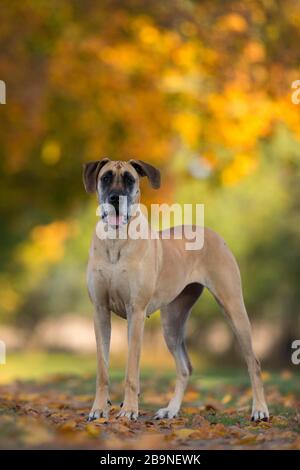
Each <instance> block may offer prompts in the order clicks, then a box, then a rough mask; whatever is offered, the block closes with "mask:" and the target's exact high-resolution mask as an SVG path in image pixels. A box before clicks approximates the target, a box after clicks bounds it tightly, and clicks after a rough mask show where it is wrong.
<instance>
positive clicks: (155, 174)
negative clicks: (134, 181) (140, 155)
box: [129, 160, 160, 189]
mask: <svg viewBox="0 0 300 470" xmlns="http://www.w3.org/2000/svg"><path fill="white" fill-rule="evenodd" d="M129 163H130V164H131V165H132V166H133V168H134V169H135V170H136V172H137V173H138V174H139V175H140V176H147V178H148V179H149V181H150V184H151V186H152V188H154V189H158V188H160V171H159V170H158V169H157V168H155V167H154V166H152V165H149V163H145V162H142V160H129Z"/></svg>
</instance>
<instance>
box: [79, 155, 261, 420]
mask: <svg viewBox="0 0 300 470" xmlns="http://www.w3.org/2000/svg"><path fill="white" fill-rule="evenodd" d="M142 177H147V178H148V180H149V182H150V184H151V186H152V187H153V188H154V189H158V188H159V187H160V172H159V170H158V169H156V168H154V167H153V166H152V165H150V164H148V163H145V162H143V161H140V160H129V161H112V160H110V159H109V158H104V159H102V160H99V161H94V162H90V163H86V164H85V165H84V170H83V181H84V186H85V189H86V191H87V192H88V193H97V196H98V201H99V204H100V209H101V210H100V215H101V217H100V221H99V222H98V223H99V224H100V225H101V227H102V228H103V229H104V231H105V230H107V229H109V228H113V229H114V230H115V231H116V233H117V234H118V233H119V232H120V231H121V229H122V230H123V231H124V229H125V231H127V233H128V231H129V229H130V225H131V224H132V223H134V221H135V218H136V217H137V215H136V213H135V212H133V213H132V211H131V208H132V207H136V206H137V205H138V203H139V201H140V184H139V182H140V178H142ZM121 200H126V204H123V203H122V204H121V203H120V201H121ZM150 232H151V233H153V231H152V229H151V228H149V233H150ZM172 233H173V234H174V230H171V236H170V237H169V238H164V237H162V236H161V232H159V233H158V232H157V234H158V236H157V237H144V238H140V239H132V238H131V237H125V238H123V237H119V236H116V237H115V238H114V239H111V238H109V237H108V238H105V237H99V235H98V234H97V231H95V233H94V236H93V239H92V243H91V247H90V253H89V261H88V269H87V283H88V291H89V295H90V298H91V301H92V303H93V305H94V309H95V315H94V326H95V334H96V341H97V381H96V396H95V401H94V404H93V406H92V409H91V412H90V414H89V418H88V419H89V420H93V419H97V418H100V417H105V418H107V417H108V416H109V409H110V405H111V402H110V399H109V376H108V366H109V347H110V336H111V312H114V313H116V314H117V315H119V316H121V317H122V318H126V319H127V321H128V348H129V349H128V358H127V369H126V379H125V396H124V401H123V406H122V408H121V410H120V412H119V414H118V416H119V417H127V418H129V419H133V420H136V419H137V418H138V395H139V364H140V354H141V348H142V341H143V330H144V323H145V318H146V316H149V315H150V314H151V313H153V312H155V311H157V310H159V309H160V312H161V321H162V327H163V333H164V338H165V341H166V343H167V346H168V348H169V350H170V352H171V354H172V355H173V356H174V359H175V363H176V370H177V378H176V385H175V391H174V394H173V396H172V398H171V400H170V402H169V404H168V405H167V406H166V407H165V408H162V409H160V410H158V411H157V413H156V415H155V416H156V418H158V419H160V418H174V417H175V416H176V415H177V414H178V412H179V410H180V406H181V402H182V398H183V395H184V391H185V388H186V385H187V382H188V378H189V375H190V374H191V371H192V367H191V363H190V360H189V357H188V354H187V350H186V347H185V341H184V330H185V324H186V321H187V318H188V316H189V313H190V311H191V309H192V307H193V305H194V304H195V302H196V301H197V299H198V298H199V296H200V295H201V293H202V291H203V289H204V288H205V287H206V288H207V289H209V291H210V292H211V293H212V295H213V296H214V297H215V298H216V300H217V302H218V303H219V304H220V306H221V307H222V309H223V310H224V312H225V315H226V317H227V318H228V319H229V322H230V323H231V325H232V328H233V330H234V332H235V334H236V336H237V338H238V340H239V343H240V346H241V349H242V352H243V355H244V358H245V360H246V363H247V366H248V370H249V375H250V380H251V385H252V391H253V406H252V415H251V416H252V420H254V421H258V420H268V418H269V412H268V407H267V404H266V401H265V397H264V390H263V384H262V380H261V371H260V365H259V362H258V360H257V359H256V357H255V354H254V352H253V347H252V338H251V327H250V322H249V319H248V315H247V312H246V308H245V305H244V300H243V294H242V286H241V278H240V273H239V268H238V266H237V263H236V261H235V258H234V256H233V255H232V253H231V251H230V250H229V248H228V247H227V245H226V243H225V242H224V240H223V239H222V238H221V237H220V236H219V235H218V234H217V233H215V232H214V231H212V230H210V229H208V228H205V229H204V244H203V246H202V248H201V249H199V250H196V251H195V250H187V249H186V245H185V242H186V240H185V239H184V237H183V238H182V239H178V237H174V236H172Z"/></svg>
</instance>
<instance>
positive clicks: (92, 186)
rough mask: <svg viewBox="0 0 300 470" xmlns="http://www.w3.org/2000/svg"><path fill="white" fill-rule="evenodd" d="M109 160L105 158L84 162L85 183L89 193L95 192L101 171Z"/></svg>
mask: <svg viewBox="0 0 300 470" xmlns="http://www.w3.org/2000/svg"><path fill="white" fill-rule="evenodd" d="M108 162H110V159H109V158H103V160H97V161H95V162H88V163H84V165H83V184H84V187H85V190H86V192H87V193H94V192H95V191H96V189H97V177H98V174H99V171H100V170H101V168H102V167H103V166H104V165H105V164H106V163H108Z"/></svg>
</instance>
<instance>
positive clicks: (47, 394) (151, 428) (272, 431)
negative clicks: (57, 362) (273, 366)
mask: <svg viewBox="0 0 300 470" xmlns="http://www.w3.org/2000/svg"><path fill="white" fill-rule="evenodd" d="M111 375H112V383H111V398H112V402H113V406H112V410H111V416H110V418H109V420H108V421H105V420H104V419H99V420H96V421H94V422H92V423H88V422H87V421H86V416H87V414H88V411H89V409H90V406H91V404H92V401H93V392H94V377H93V376H92V374H90V373H89V374H88V375H87V374H85V375H84V374H73V375H66V374H56V375H48V376H47V377H46V378H39V379H34V380H32V379H31V380H23V379H22V380H14V381H10V382H8V383H5V384H2V385H0V447H1V448H2V449H3V448H86V449H95V448H96V449H102V448H103V449H164V448H170V449H173V448H183V449H186V448H193V449H196V448H199V449H229V448H234V449H245V448H247V449H300V378H299V376H297V375H296V374H295V373H291V372H288V371H283V372H279V373H276V374H275V373H265V374H264V380H265V386H266V391H267V397H268V403H269V407H270V411H271V414H272V417H271V420H270V422H269V423H265V422H261V423H258V424H254V423H251V422H250V421H249V413H250V404H251V390H250V388H249V382H248V378H247V375H246V373H245V372H244V371H242V372H239V371H231V372H227V373H224V371H222V372H218V371H216V372H209V371H207V372H201V374H199V373H198V374H197V373H195V374H194V375H193V377H192V379H191V382H190V385H189V388H188V390H187V392H186V395H185V399H184V404H183V408H182V412H181V414H180V416H179V417H178V418H176V419H173V420H169V421H168V420H160V421H155V420H154V419H153V415H154V412H155V410H157V409H158V408H160V407H162V406H165V404H166V403H167V401H168V399H169V398H170V393H171V390H172V389H173V386H174V374H173V373H171V372H168V373H167V372H163V373H162V372H161V373H160V374H157V375H156V374H155V373H154V371H153V370H146V371H145V370H144V372H143V373H142V379H141V384H142V393H141V398H140V418H139V420H138V421H137V422H128V421H126V420H124V419H121V420H120V419H116V414H117V412H118V410H119V404H120V402H121V401H122V398H123V397H122V394H123V371H116V370H114V371H112V374H111Z"/></svg>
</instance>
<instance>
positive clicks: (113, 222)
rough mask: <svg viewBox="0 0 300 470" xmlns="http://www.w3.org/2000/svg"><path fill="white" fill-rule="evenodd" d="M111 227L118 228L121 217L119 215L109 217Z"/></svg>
mask: <svg viewBox="0 0 300 470" xmlns="http://www.w3.org/2000/svg"><path fill="white" fill-rule="evenodd" d="M108 223H109V225H114V226H116V227H118V226H119V225H120V216H119V215H109V216H108Z"/></svg>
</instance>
